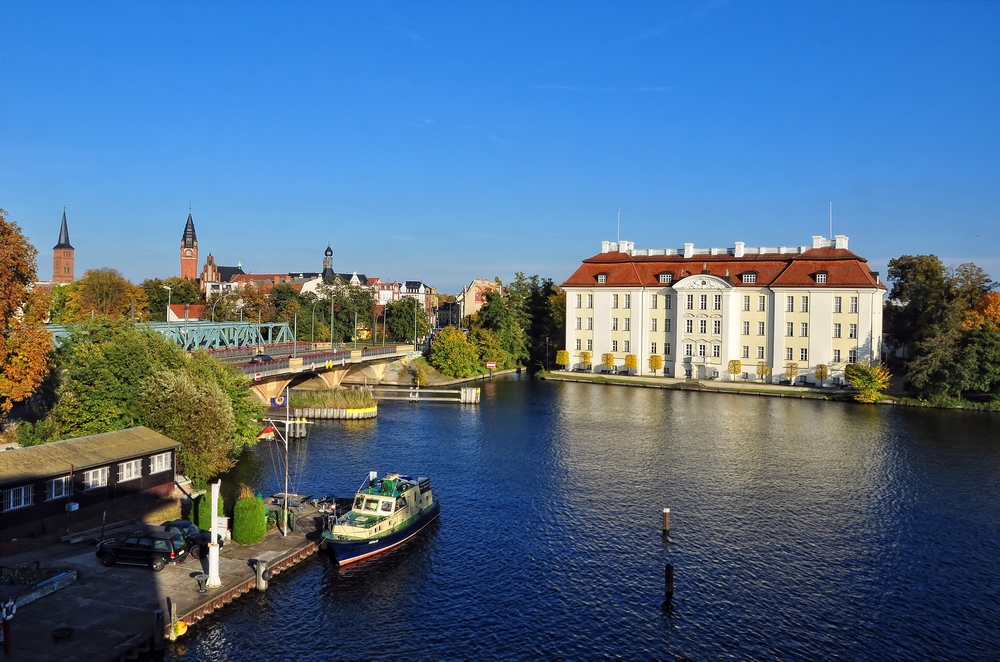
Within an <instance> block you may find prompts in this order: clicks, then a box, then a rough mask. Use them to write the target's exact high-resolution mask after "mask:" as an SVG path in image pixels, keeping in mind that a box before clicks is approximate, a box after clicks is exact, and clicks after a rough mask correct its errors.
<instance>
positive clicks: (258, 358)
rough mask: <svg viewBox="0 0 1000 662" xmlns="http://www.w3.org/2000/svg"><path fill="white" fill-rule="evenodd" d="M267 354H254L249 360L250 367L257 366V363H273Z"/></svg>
mask: <svg viewBox="0 0 1000 662" xmlns="http://www.w3.org/2000/svg"><path fill="white" fill-rule="evenodd" d="M273 360H274V359H272V358H271V356H270V355H269V354H255V355H254V357H253V358H252V359H250V365H257V364H258V363H268V362H270V361H273Z"/></svg>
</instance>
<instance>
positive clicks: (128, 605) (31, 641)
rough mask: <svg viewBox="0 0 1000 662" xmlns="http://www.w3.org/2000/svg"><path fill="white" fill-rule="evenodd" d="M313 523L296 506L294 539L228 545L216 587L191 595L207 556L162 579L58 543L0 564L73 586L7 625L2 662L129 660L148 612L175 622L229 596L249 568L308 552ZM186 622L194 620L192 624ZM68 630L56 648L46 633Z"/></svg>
mask: <svg viewBox="0 0 1000 662" xmlns="http://www.w3.org/2000/svg"><path fill="white" fill-rule="evenodd" d="M316 515H317V513H316V511H315V510H314V509H310V508H309V507H308V506H303V511H302V512H300V514H299V522H300V524H301V525H302V526H299V527H298V532H297V533H291V532H290V533H289V535H288V536H287V537H282V535H281V533H280V532H279V531H278V530H276V529H272V530H271V531H269V532H268V535H267V537H266V538H265V539H264V540H263V541H262V542H261V543H258V544H256V545H245V546H244V545H239V544H237V543H236V542H234V541H227V542H226V543H225V545H224V546H223V547H222V549H221V550H220V555H219V556H220V558H219V576H220V579H221V580H222V586H221V587H220V588H216V589H209V590H208V591H207V592H206V593H199V592H198V582H197V580H196V579H195V577H194V576H195V575H197V574H200V573H203V572H204V573H207V572H208V555H207V554H205V555H204V558H202V559H193V558H188V559H187V560H186V561H185V562H184V563H182V564H180V565H168V566H167V567H166V568H164V569H163V570H162V571H161V572H153V571H152V570H151V569H149V568H142V567H136V566H124V565H115V566H112V567H110V568H106V567H104V566H103V565H102V564H101V562H100V561H99V560H98V558H97V555H96V554H95V548H94V546H93V545H88V544H85V543H84V544H79V545H69V544H66V543H59V544H57V545H53V546H51V547H46V548H41V549H37V550H34V551H31V552H24V553H23V554H18V555H15V556H11V557H7V556H5V557H4V560H3V564H4V565H7V566H12V565H15V564H19V563H33V562H35V561H38V563H39V565H40V566H41V567H48V568H56V569H60V570H75V571H76V573H77V581H76V582H74V583H72V584H70V585H69V586H67V587H65V588H63V589H61V590H59V591H56V592H54V593H52V594H50V595H47V596H44V597H41V598H39V599H37V600H35V601H34V602H30V603H28V604H27V605H24V606H23V607H19V608H18V610H17V613H16V615H15V616H14V619H13V620H12V621H11V643H12V651H11V655H9V656H2V659H3V660H4V661H5V662H6V661H7V660H9V661H11V662H16V661H22V660H23V661H25V662H27V661H29V660H30V661H32V662H56V661H58V662H75V661H77V660H79V661H80V662H84V661H86V662H103V661H105V660H107V661H108V662H111V661H112V660H119V659H122V658H123V656H132V655H134V654H135V652H137V651H143V650H146V649H148V647H149V645H150V642H151V640H152V637H153V623H154V611H155V610H156V609H163V610H164V613H165V614H167V613H168V611H167V609H168V607H167V598H168V597H169V598H170V599H171V600H172V601H173V603H174V604H175V606H176V610H177V613H178V614H179V615H181V616H183V615H185V614H191V613H193V612H194V611H195V610H198V609H203V608H205V607H206V605H208V604H210V603H212V602H213V601H216V602H218V601H219V598H221V597H222V596H224V595H226V596H227V600H226V601H228V596H229V595H230V594H231V592H232V591H233V590H234V589H237V588H238V587H239V586H241V585H244V584H245V583H246V582H247V581H248V580H251V579H253V578H254V570H253V568H252V567H251V565H250V563H249V560H250V559H255V558H258V557H264V558H270V559H272V560H277V559H279V558H287V557H288V556H289V555H293V554H295V553H296V552H299V553H302V552H301V550H302V549H303V548H307V549H308V550H310V551H309V552H308V553H311V550H312V549H313V546H312V541H314V540H315V539H316V538H317V535H318V527H317V526H316V525H315V524H316V522H318V520H315V519H314V518H315V516H316ZM192 620H193V619H192ZM59 628H72V630H73V632H72V635H71V637H70V638H69V639H64V640H60V641H55V639H54V637H53V631H55V630H57V629H59Z"/></svg>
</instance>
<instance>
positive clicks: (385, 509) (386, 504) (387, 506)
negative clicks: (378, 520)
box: [382, 501, 392, 513]
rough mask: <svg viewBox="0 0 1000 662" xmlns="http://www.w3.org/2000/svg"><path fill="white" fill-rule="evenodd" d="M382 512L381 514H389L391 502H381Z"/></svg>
mask: <svg viewBox="0 0 1000 662" xmlns="http://www.w3.org/2000/svg"><path fill="white" fill-rule="evenodd" d="M382 512H383V513H391V512H392V501H383V502H382Z"/></svg>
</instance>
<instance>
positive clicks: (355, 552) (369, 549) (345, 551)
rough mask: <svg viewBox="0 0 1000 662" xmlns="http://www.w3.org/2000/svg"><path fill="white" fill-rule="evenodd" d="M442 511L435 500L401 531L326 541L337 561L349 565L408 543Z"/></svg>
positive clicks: (325, 538)
mask: <svg viewBox="0 0 1000 662" xmlns="http://www.w3.org/2000/svg"><path fill="white" fill-rule="evenodd" d="M440 512H441V506H440V504H439V503H438V502H437V501H435V502H434V505H433V506H431V507H430V508H429V509H428V510H427V512H425V513H424V514H423V515H421V516H420V518H419V519H417V521H415V522H414V523H413V524H411V525H410V526H408V527H406V528H405V529H403V530H401V531H396V532H394V533H390V534H389V535H387V536H383V537H381V538H375V539H373V540H350V541H344V540H332V539H330V538H327V537H326V536H324V542H325V543H326V546H327V548H328V549H329V550H330V552H331V553H332V554H333V555H334V557H335V558H336V559H337V563H339V564H340V565H342V566H343V565H348V564H350V563H355V562H357V561H360V560H362V559H367V558H370V557H372V556H375V555H376V554H381V553H382V552H387V551H389V550H390V549H394V548H396V547H399V546H400V545H402V544H404V543H406V542H407V541H409V540H410V539H411V538H413V537H414V536H416V535H417V534H418V533H420V532H421V531H423V530H424V529H425V528H427V526H428V525H430V524H431V522H433V521H434V520H436V519H437V518H438V515H439V514H440Z"/></svg>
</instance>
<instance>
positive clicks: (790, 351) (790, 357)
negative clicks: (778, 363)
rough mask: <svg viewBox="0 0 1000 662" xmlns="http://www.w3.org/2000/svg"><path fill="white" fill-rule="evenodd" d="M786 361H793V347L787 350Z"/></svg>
mask: <svg viewBox="0 0 1000 662" xmlns="http://www.w3.org/2000/svg"><path fill="white" fill-rule="evenodd" d="M785 360H786V361H791V360H792V348H791V347H786V348H785Z"/></svg>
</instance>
